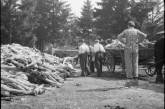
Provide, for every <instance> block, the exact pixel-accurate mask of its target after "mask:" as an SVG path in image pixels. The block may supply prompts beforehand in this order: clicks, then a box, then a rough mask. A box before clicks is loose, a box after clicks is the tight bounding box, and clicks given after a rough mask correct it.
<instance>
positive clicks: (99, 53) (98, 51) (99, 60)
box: [94, 40, 105, 77]
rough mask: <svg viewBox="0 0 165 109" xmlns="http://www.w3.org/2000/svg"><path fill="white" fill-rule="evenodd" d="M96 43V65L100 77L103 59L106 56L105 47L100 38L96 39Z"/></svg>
mask: <svg viewBox="0 0 165 109" xmlns="http://www.w3.org/2000/svg"><path fill="white" fill-rule="evenodd" d="M95 41H96V43H95V44H94V53H95V66H96V69H97V76H98V77H99V76H100V75H101V73H102V61H103V58H104V53H105V49H104V47H103V45H102V44H100V43H99V40H95Z"/></svg>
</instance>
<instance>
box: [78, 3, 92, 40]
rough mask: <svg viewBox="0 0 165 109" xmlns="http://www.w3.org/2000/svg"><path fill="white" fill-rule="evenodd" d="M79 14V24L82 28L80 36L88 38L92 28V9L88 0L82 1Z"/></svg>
mask: <svg viewBox="0 0 165 109" xmlns="http://www.w3.org/2000/svg"><path fill="white" fill-rule="evenodd" d="M81 14H82V16H81V17H80V22H79V26H80V28H81V30H82V36H83V38H89V37H90V34H91V33H92V30H93V28H94V25H93V9H92V5H91V1H90V0H86V1H85V2H84V6H83V9H82V12H81Z"/></svg>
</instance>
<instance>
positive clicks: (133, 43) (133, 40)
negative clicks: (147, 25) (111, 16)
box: [118, 27, 146, 49]
mask: <svg viewBox="0 0 165 109" xmlns="http://www.w3.org/2000/svg"><path fill="white" fill-rule="evenodd" d="M145 37H146V34H144V33H142V32H141V31H139V30H138V29H135V28H133V27H132V28H128V29H126V30H124V31H123V32H122V33H121V34H119V36H118V39H119V40H120V41H121V38H125V39H126V40H125V42H124V43H125V44H126V47H128V48H130V47H131V48H133V49H137V48H138V44H139V43H140V42H142V41H143V39H144V38H145Z"/></svg>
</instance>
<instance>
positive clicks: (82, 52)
mask: <svg viewBox="0 0 165 109" xmlns="http://www.w3.org/2000/svg"><path fill="white" fill-rule="evenodd" d="M88 53H89V47H88V45H87V44H86V43H85V41H84V39H82V40H81V41H80V46H79V59H80V67H81V70H82V73H81V76H86V75H87V73H88V70H87V58H88Z"/></svg>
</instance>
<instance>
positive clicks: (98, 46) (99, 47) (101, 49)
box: [94, 43, 105, 53]
mask: <svg viewBox="0 0 165 109" xmlns="http://www.w3.org/2000/svg"><path fill="white" fill-rule="evenodd" d="M94 52H95V53H96V52H105V49H104V47H103V45H102V44H100V43H96V44H95V45H94Z"/></svg>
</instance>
